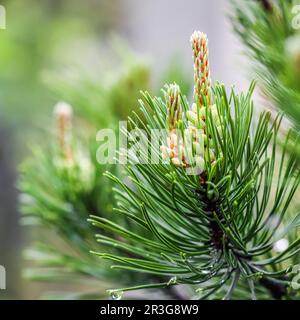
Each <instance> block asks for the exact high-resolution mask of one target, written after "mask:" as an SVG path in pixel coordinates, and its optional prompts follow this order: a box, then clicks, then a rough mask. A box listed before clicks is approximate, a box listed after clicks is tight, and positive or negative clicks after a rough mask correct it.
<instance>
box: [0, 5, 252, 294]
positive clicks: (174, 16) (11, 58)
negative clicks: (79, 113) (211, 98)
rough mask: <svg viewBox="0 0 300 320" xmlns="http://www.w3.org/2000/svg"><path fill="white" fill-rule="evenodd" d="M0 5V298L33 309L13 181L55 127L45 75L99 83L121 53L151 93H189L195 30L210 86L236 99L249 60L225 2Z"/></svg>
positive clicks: (36, 290) (25, 236)
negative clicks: (71, 73)
mask: <svg viewBox="0 0 300 320" xmlns="http://www.w3.org/2000/svg"><path fill="white" fill-rule="evenodd" d="M1 4H2V5H4V6H5V8H6V22H7V26H6V29H5V30H0V264H1V265H4V266H5V267H6V270H7V290H5V291H0V298H13V299H30V298H38V297H39V296H40V293H41V292H43V290H45V286H46V285H45V284H33V283H31V282H29V281H27V280H24V279H23V277H22V272H23V270H24V268H25V267H26V263H25V262H24V259H23V258H22V251H23V249H24V248H25V247H26V246H27V245H28V243H30V241H31V237H32V232H31V230H30V228H24V227H22V226H21V224H20V213H19V205H18V197H19V194H18V188H17V179H18V174H17V172H18V166H19V164H20V163H21V162H22V160H23V159H24V158H26V156H27V155H28V154H29V152H30V146H31V145H32V144H33V143H35V142H39V143H41V142H42V140H43V139H45V135H42V134H41V131H42V130H45V129H46V131H47V126H49V123H50V122H51V121H50V119H51V117H52V109H53V105H54V104H55V103H56V102H57V97H56V96H55V95H53V93H52V91H51V89H50V88H49V81H48V79H49V74H52V73H53V72H54V73H55V74H56V75H59V76H62V77H63V75H64V74H66V73H67V72H68V70H69V69H70V68H72V69H74V68H78V69H84V70H88V72H90V73H91V74H93V73H96V72H98V71H97V70H98V68H97V67H96V66H98V65H99V64H101V63H102V65H103V64H104V65H105V64H106V62H109V63H108V65H109V66H110V65H113V64H114V61H110V60H111V59H113V57H112V56H111V55H110V54H109V50H108V47H109V46H111V43H112V42H113V43H114V44H115V45H117V46H118V45H119V44H120V43H122V47H121V48H123V47H126V50H130V51H132V52H133V53H134V54H135V55H136V57H138V59H141V60H143V61H144V62H145V64H146V65H147V66H148V67H149V69H150V79H151V84H150V87H151V90H152V91H153V92H157V91H158V88H160V87H161V86H162V85H163V84H164V82H165V80H172V79H173V78H175V79H174V80H178V81H180V82H182V83H184V84H185V85H186V90H188V88H189V84H190V83H189V79H190V80H192V73H193V70H192V58H191V51H190V45H189V37H190V35H191V33H192V32H193V31H194V30H195V29H198V30H201V31H203V32H205V33H207V34H208V37H209V41H210V61H211V70H212V77H213V80H216V79H217V80H218V81H221V82H224V83H225V84H226V85H227V86H229V87H230V86H231V85H233V84H234V85H235V87H236V88H238V89H239V90H243V89H245V88H246V87H247V86H248V85H249V81H248V80H246V75H247V65H246V59H244V58H243V56H242V54H241V52H242V48H241V46H240V44H239V43H238V40H237V39H236V37H235V36H234V34H233V32H232V28H231V24H230V18H229V16H230V2H229V1H228V0H211V1H206V0H189V1H180V0H160V1H158V0H142V1H141V0H85V1H79V0H22V1H21V0H9V1H1ZM119 50H123V49H120V48H119ZM106 72H107V71H106ZM108 72H109V70H108ZM95 76H98V77H100V78H101V74H97V75H95ZM52 81H53V80H52ZM120 85H121V84H120ZM99 129H100V128H99Z"/></svg>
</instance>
